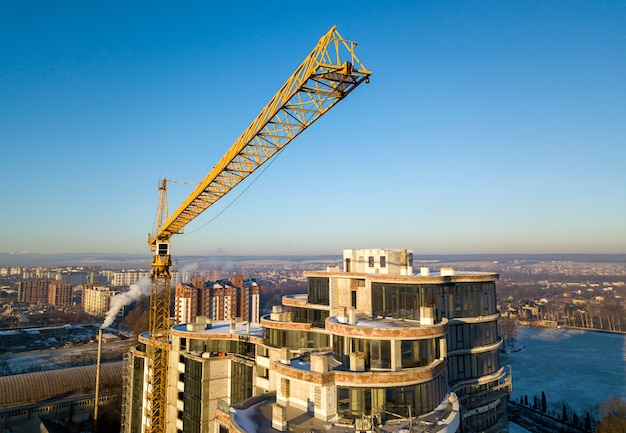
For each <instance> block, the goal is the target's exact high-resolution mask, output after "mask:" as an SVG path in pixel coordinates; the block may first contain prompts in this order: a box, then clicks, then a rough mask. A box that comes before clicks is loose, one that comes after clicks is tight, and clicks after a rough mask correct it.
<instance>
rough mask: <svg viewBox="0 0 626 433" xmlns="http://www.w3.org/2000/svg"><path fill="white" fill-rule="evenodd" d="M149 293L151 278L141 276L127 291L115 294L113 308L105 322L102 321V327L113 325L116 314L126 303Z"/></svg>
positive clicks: (112, 301)
mask: <svg viewBox="0 0 626 433" xmlns="http://www.w3.org/2000/svg"><path fill="white" fill-rule="evenodd" d="M148 295H150V279H149V278H140V279H139V281H137V283H136V284H131V286H130V287H129V288H128V291H127V292H122V293H118V294H117V295H115V296H113V297H112V298H111V308H109V311H108V312H107V315H106V317H105V319H104V323H102V326H100V329H102V328H106V327H107V326H111V324H112V323H113V321H114V320H115V316H116V315H117V313H118V312H119V311H120V310H121V309H122V308H124V306H125V305H128V304H130V303H131V302H133V301H137V300H139V299H141V298H142V297H143V296H148Z"/></svg>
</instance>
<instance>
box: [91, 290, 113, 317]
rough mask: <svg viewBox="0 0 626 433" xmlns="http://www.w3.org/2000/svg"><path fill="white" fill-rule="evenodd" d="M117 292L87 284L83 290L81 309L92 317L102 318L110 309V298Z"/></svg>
mask: <svg viewBox="0 0 626 433" xmlns="http://www.w3.org/2000/svg"><path fill="white" fill-rule="evenodd" d="M116 293H117V292H116V291H114V290H111V289H109V288H108V287H105V286H99V285H95V284H87V285H85V287H84V288H83V309H84V310H85V313H88V314H93V315H94V316H104V315H105V314H106V313H107V311H109V309H110V308H111V298H112V297H113V296H115V294H116Z"/></svg>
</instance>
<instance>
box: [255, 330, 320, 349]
mask: <svg viewBox="0 0 626 433" xmlns="http://www.w3.org/2000/svg"><path fill="white" fill-rule="evenodd" d="M263 344H265V345H267V346H271V347H276V348H282V347H288V348H289V349H302V348H315V347H328V346H329V338H328V334H320V333H318V332H308V331H290V330H285V329H273V328H264V329H263Z"/></svg>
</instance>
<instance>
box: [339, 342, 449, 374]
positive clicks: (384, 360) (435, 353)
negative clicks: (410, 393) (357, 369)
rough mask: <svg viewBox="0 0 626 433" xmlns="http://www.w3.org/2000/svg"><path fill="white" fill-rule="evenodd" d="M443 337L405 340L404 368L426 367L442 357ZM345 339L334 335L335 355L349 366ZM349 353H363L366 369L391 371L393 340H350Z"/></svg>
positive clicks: (403, 352)
mask: <svg viewBox="0 0 626 433" xmlns="http://www.w3.org/2000/svg"><path fill="white" fill-rule="evenodd" d="M441 338H442V337H436V338H428V339H421V340H403V341H402V342H401V346H400V347H401V351H402V367H403V368H415V367H425V366H427V365H430V364H432V363H433V362H435V360H437V359H439V358H440V357H441V351H440V347H441V342H440V340H441ZM345 341H346V340H345V339H344V337H343V336H341V335H333V354H334V357H335V359H336V360H338V361H340V362H342V363H343V364H347V362H348V360H347V355H346V354H345V347H344V345H345ZM347 344H349V345H350V350H349V352H361V353H363V355H364V358H365V368H366V369H370V368H373V369H390V368H391V340H372V339H369V340H368V339H363V338H350V339H348V343H347Z"/></svg>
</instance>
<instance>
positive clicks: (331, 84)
mask: <svg viewBox="0 0 626 433" xmlns="http://www.w3.org/2000/svg"><path fill="white" fill-rule="evenodd" d="M355 47H356V43H355V42H352V41H348V40H345V39H343V38H342V37H341V35H339V33H338V32H337V30H336V28H335V27H333V28H331V29H330V30H329V31H328V33H326V35H324V36H323V37H322V38H321V39H320V41H319V42H318V44H317V46H316V47H315V49H314V50H313V51H312V52H311V54H309V56H308V57H307V58H306V59H305V60H304V61H303V62H302V64H301V65H300V66H299V67H298V68H297V69H296V71H295V72H294V74H293V75H292V76H291V77H290V78H289V79H288V80H287V82H286V83H285V84H284V85H283V86H282V87H281V89H280V90H279V91H278V93H276V95H275V96H274V97H273V98H272V100H271V101H270V102H269V103H268V104H267V105H266V106H265V108H264V109H263V110H262V111H261V113H260V114H259V115H258V116H257V117H256V118H255V119H254V121H253V122H252V123H251V124H250V126H248V128H247V129H246V130H245V131H244V132H243V134H241V136H240V137H239V138H238V139H237V140H236V141H235V143H234V144H233V145H232V146H231V148H230V149H229V150H228V152H227V153H226V154H225V155H224V156H223V157H222V159H221V160H220V161H219V162H218V163H217V164H216V165H215V167H214V168H213V169H212V170H211V171H210V173H209V174H208V175H207V176H206V177H205V178H204V180H203V181H202V182H201V183H200V184H199V185H198V187H197V188H196V189H195V190H194V191H193V192H192V193H191V194H190V195H189V197H188V198H187V200H185V202H183V203H182V204H181V205H180V207H179V208H178V209H177V210H176V211H175V212H174V213H173V214H172V215H171V217H170V218H169V219H168V220H167V221H166V222H165V223H164V224H163V225H162V226H161V227H160V228H159V229H158V231H157V233H155V234H154V236H153V237H152V238H151V239H150V244H151V245H152V246H153V247H154V245H155V244H156V242H157V240H167V239H169V238H170V237H171V236H172V235H174V234H176V233H179V232H180V231H181V230H182V229H183V228H184V227H185V226H186V225H187V223H189V222H190V221H192V220H193V219H194V218H195V217H197V216H198V215H199V214H200V213H202V212H203V211H205V210H206V209H207V208H208V207H209V206H211V205H212V204H214V203H215V202H216V201H217V200H219V199H220V198H221V197H223V196H224V195H225V194H226V193H228V192H229V191H230V190H231V189H233V188H234V187H235V186H236V185H238V184H239V183H240V182H241V181H242V180H244V179H245V178H246V177H247V176H248V175H250V174H251V173H252V172H254V171H255V170H256V169H257V168H258V167H260V166H261V165H262V164H263V163H265V162H266V161H267V160H269V159H270V158H271V157H272V156H273V155H275V154H276V153H277V152H278V151H279V150H281V149H282V148H284V147H285V146H286V145H287V144H289V142H290V141H291V140H293V139H294V138H295V137H296V136H297V135H298V134H300V133H301V132H302V131H303V130H304V129H306V128H307V127H308V126H309V125H311V124H312V123H313V122H315V121H316V120H317V119H318V118H319V117H320V116H322V115H323V114H324V113H326V112H327V111H328V110H329V109H330V108H332V107H333V106H334V105H335V104H336V103H337V102H339V101H340V100H341V99H343V98H344V97H345V96H346V95H348V94H349V93H350V92H351V91H352V90H354V88H356V87H357V86H358V85H359V84H361V83H362V82H363V81H364V80H367V79H368V78H369V76H370V74H371V73H370V72H369V71H368V70H367V69H366V68H365V67H364V66H363V65H362V64H361V62H360V60H359V59H358V58H357V56H356V54H355Z"/></svg>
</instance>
